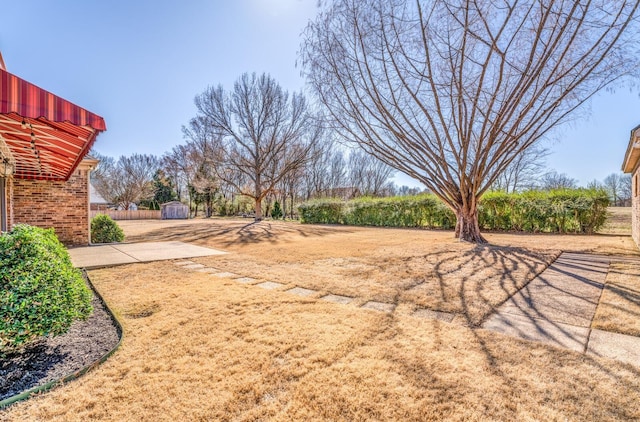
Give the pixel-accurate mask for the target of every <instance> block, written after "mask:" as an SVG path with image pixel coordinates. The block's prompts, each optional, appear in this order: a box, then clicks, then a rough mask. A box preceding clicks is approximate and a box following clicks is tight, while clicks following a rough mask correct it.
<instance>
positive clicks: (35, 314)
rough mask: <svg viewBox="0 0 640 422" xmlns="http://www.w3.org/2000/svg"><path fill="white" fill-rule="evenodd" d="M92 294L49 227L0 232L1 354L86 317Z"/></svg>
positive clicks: (53, 333)
mask: <svg viewBox="0 0 640 422" xmlns="http://www.w3.org/2000/svg"><path fill="white" fill-rule="evenodd" d="M91 298H92V294H91V291H90V290H89V288H88V287H87V286H86V284H85V282H84V278H83V277H82V274H81V273H80V271H79V270H77V269H75V268H73V265H72V264H71V259H70V258H69V254H68V252H67V251H66V249H65V248H64V246H63V245H62V244H61V243H60V241H59V240H58V238H57V237H56V235H55V233H54V231H53V229H46V230H45V229H41V228H37V227H32V226H27V225H17V226H15V227H14V228H13V230H12V231H11V232H9V233H7V234H4V235H2V236H0V356H2V355H6V354H7V353H10V352H12V351H15V350H18V349H20V348H21V347H23V346H24V345H26V344H28V343H30V342H33V341H34V340H37V339H38V338H41V337H43V336H55V335H58V334H62V333H65V332H66V331H67V330H68V329H69V327H70V326H71V323H72V322H73V321H74V320H76V319H83V318H86V317H88V316H89V315H90V314H91V312H92V308H91Z"/></svg>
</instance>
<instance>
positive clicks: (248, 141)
mask: <svg viewBox="0 0 640 422" xmlns="http://www.w3.org/2000/svg"><path fill="white" fill-rule="evenodd" d="M195 104H196V107H197V109H198V113H199V114H198V117H196V119H202V121H203V122H204V124H205V125H206V126H207V127H208V128H209V129H208V130H209V131H210V132H211V136H214V137H215V138H216V139H218V140H219V142H218V148H217V149H216V150H217V152H218V155H217V156H216V160H217V161H218V163H219V165H217V166H216V167H215V168H216V170H217V175H218V177H219V178H220V179H222V180H224V181H225V182H227V183H229V184H231V185H232V186H234V187H235V188H236V189H237V191H238V192H240V193H241V194H242V195H245V196H248V197H250V198H253V200H255V211H256V220H258V221H259V220H261V219H262V200H263V199H264V198H265V197H266V196H267V195H268V194H269V193H270V192H272V191H273V189H274V187H275V186H276V184H277V183H278V182H279V181H280V180H281V179H282V178H283V177H284V176H285V175H286V174H288V173H289V172H291V171H293V170H295V169H297V168H299V167H301V166H303V165H304V164H305V163H306V162H307V160H308V159H309V152H310V151H311V149H312V147H313V145H314V144H315V143H316V142H317V140H318V139H319V138H320V134H321V127H320V125H319V124H317V123H318V122H317V121H316V119H314V116H313V114H312V113H311V111H310V109H309V106H308V105H307V102H306V100H305V98H304V96H303V95H302V94H299V93H294V94H293V95H291V96H289V94H288V92H286V91H284V90H283V89H282V88H281V87H280V85H278V84H277V83H276V81H275V80H274V79H273V78H271V77H270V76H269V75H266V74H262V75H260V76H257V75H256V74H252V75H249V74H244V75H242V76H241V77H240V78H239V79H238V80H237V81H236V83H235V84H234V88H233V91H231V92H226V91H225V90H224V89H223V88H222V86H217V87H210V88H208V89H206V90H205V91H204V92H203V93H202V94H200V95H198V96H197V97H196V99H195Z"/></svg>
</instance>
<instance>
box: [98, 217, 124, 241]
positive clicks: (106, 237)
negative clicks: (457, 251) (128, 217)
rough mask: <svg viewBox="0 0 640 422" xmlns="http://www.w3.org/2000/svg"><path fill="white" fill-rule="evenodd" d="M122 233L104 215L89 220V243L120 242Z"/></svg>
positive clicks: (113, 222)
mask: <svg viewBox="0 0 640 422" xmlns="http://www.w3.org/2000/svg"><path fill="white" fill-rule="evenodd" d="M123 240H124V232H123V231H122V229H121V228H120V226H118V223H116V222H115V221H113V220H112V219H111V217H109V216H108V215H106V214H98V215H96V216H95V217H93V218H92V219H91V243H113V242H122V241H123Z"/></svg>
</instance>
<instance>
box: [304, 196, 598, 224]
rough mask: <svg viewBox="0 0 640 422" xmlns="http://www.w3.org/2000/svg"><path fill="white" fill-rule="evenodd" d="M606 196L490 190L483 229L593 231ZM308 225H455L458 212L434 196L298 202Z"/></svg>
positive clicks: (480, 213)
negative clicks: (455, 212)
mask: <svg viewBox="0 0 640 422" xmlns="http://www.w3.org/2000/svg"><path fill="white" fill-rule="evenodd" d="M608 204H609V200H608V197H607V194H606V192H605V191H604V190H601V189H600V190H599V189H560V190H554V191H550V192H545V191H527V192H522V193H510V194H507V193H504V192H487V193H486V194H485V195H484V196H483V197H482V198H481V200H480V203H479V209H478V223H479V224H480V227H481V228H482V229H483V230H504V231H524V232H545V233H594V232H596V231H597V230H598V229H600V228H601V227H602V225H603V224H604V222H605V220H606V209H607V206H608ZM299 210H300V214H301V217H302V222H303V223H317V224H318V223H319V224H322V223H334V224H350V225H354V226H387V227H425V228H441V229H451V228H454V227H455V224H456V217H455V215H454V213H453V212H452V211H451V210H450V209H449V208H448V207H447V206H446V205H445V204H444V203H443V202H442V201H440V200H439V199H438V198H437V197H436V196H434V195H424V194H422V195H417V196H401V197H395V198H358V199H354V200H352V201H348V202H345V201H341V200H336V199H329V200H317V201H311V202H307V203H305V204H302V205H300V206H299Z"/></svg>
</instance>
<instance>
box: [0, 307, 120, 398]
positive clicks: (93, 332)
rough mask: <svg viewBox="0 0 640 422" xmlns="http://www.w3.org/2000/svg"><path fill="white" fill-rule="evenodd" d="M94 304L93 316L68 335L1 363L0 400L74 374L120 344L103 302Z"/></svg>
mask: <svg viewBox="0 0 640 422" xmlns="http://www.w3.org/2000/svg"><path fill="white" fill-rule="evenodd" d="M91 304H92V305H93V313H92V314H91V316H89V318H88V319H87V320H85V321H76V322H75V323H73V325H72V326H71V328H70V329H69V331H68V332H67V333H66V334H62V335H60V336H58V337H53V338H46V339H44V340H42V341H40V342H38V343H37V344H34V345H32V346H30V347H28V348H27V349H25V350H24V351H22V352H20V353H16V354H12V355H10V356H8V357H7V358H6V359H0V400H4V399H7V398H9V397H12V396H14V395H16V394H19V393H22V392H23V391H26V390H29V389H31V388H34V387H37V386H41V385H44V384H46V383H48V382H49V381H53V380H57V379H60V378H63V377H65V376H67V375H69V374H72V373H73V372H75V371H78V370H80V369H82V368H84V367H85V366H87V365H90V364H92V363H94V362H95V361H97V360H98V359H100V358H101V357H102V356H104V354H105V353H107V352H109V351H110V350H111V349H113V348H114V347H115V345H116V344H118V341H119V335H118V330H117V328H116V327H115V326H114V325H113V321H112V320H111V317H110V316H109V314H108V313H107V311H106V309H105V308H104V305H103V304H102V302H101V301H100V300H99V299H98V298H97V297H96V296H95V295H94V297H93V300H92V302H91Z"/></svg>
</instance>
